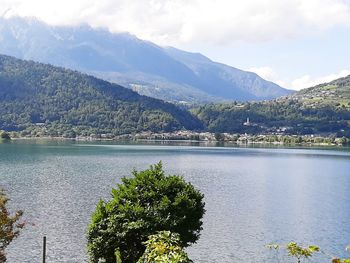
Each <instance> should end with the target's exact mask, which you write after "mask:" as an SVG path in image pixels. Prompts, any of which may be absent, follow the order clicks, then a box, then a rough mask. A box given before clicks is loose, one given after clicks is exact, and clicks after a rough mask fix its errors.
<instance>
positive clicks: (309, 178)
mask: <svg viewBox="0 0 350 263" xmlns="http://www.w3.org/2000/svg"><path fill="white" fill-rule="evenodd" d="M159 160H162V161H163V164H164V168H165V170H166V172H168V173H174V174H179V175H183V176H184V177H185V179H186V180H188V181H190V182H191V183H193V184H194V185H195V186H196V187H197V188H198V189H200V191H201V192H203V193H204V194H205V202H206V210H207V212H206V214H205V217H204V229H203V231H202V235H201V238H200V240H199V241H198V243H197V244H194V245H192V247H190V248H189V249H187V251H188V253H189V255H190V257H191V259H193V260H194V261H195V262H199V263H201V262H209V263H211V262H218V263H226V262H227V263H228V262H293V261H291V260H289V259H287V258H285V257H283V256H282V255H283V254H284V253H283V252H281V253H277V254H276V253H275V252H273V251H269V250H268V249H266V248H265V245H266V244H268V243H271V242H273V243H282V244H284V243H287V242H289V241H292V240H295V241H297V242H302V243H304V244H316V245H318V246H320V247H321V248H323V249H324V251H325V252H326V253H328V254H330V255H337V256H342V257H346V256H350V253H349V252H346V251H345V247H346V246H347V245H350V151H349V150H347V149H343V150H337V149H335V150H332V149H318V150H315V149H282V148H281V149H272V148H233V147H193V146H179V145H175V146H174V145H112V144H102V143H101V144H98V143H73V142H44V141H39V142H33V141H17V142H12V143H6V144H0V186H1V187H3V188H5V189H6V190H7V192H8V195H9V196H10V198H11V199H12V200H11V203H10V205H11V208H13V209H24V210H25V219H26V220H27V221H28V222H30V223H32V225H28V226H27V228H26V229H25V230H24V231H23V232H22V233H21V236H20V237H19V238H18V239H17V240H16V241H15V242H13V243H12V244H11V246H10V247H9V249H8V262H10V263H13V262H14V263H17V262H19V263H24V262H28V263H29V262H30V263H33V262H40V257H41V253H42V252H41V246H42V237H43V236H44V235H46V236H47V246H48V248H47V250H48V251H47V254H48V258H47V262H84V261H86V253H85V244H86V241H85V231H86V227H87V224H88V222H89V220H90V216H91V213H92V212H93V210H94V208H95V205H96V204H97V202H98V200H99V198H104V199H108V198H109V197H110V190H111V188H112V187H114V186H115V185H116V184H117V183H119V182H120V178H121V177H123V176H130V171H131V170H132V169H133V168H136V169H138V170H140V169H145V168H147V167H148V166H149V165H150V164H154V163H156V162H158V161H159ZM309 262H318V263H320V262H330V258H327V257H326V256H325V255H322V256H321V257H314V258H313V260H312V261H309Z"/></svg>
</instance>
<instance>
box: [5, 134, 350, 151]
mask: <svg viewBox="0 0 350 263" xmlns="http://www.w3.org/2000/svg"><path fill="white" fill-rule="evenodd" d="M11 135H12V136H11V139H12V140H53V141H54V140H56V141H82V142H89V141H101V142H147V143H149V142H157V143H159V142H164V143H166V142H169V143H174V142H178V143H193V144H215V145H222V144H230V145H239V146H244V145H275V146H278V145H286V146H321V147H327V146H328V147H329V146H333V147H334V146H339V147H341V146H349V142H350V139H349V138H345V137H341V138H338V137H335V136H327V137H326V136H320V135H286V134H265V135H264V134H260V135H248V134H229V133H210V132H202V133H199V132H189V131H178V132H170V133H152V132H141V133H135V134H123V135H117V136H112V135H109V134H101V135H95V134H93V135H90V136H76V137H66V136H19V135H18V134H16V133H12V134H11Z"/></svg>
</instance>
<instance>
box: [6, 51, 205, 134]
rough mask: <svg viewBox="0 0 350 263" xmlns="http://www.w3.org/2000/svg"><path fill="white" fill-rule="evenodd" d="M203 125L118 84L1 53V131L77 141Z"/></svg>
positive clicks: (189, 115)
mask: <svg viewBox="0 0 350 263" xmlns="http://www.w3.org/2000/svg"><path fill="white" fill-rule="evenodd" d="M201 127H202V125H201V123H200V121H198V120H197V119H196V118H194V117H193V116H192V115H191V114H190V113H188V112H187V111H184V110H181V109H179V108H177V107H176V106H174V105H172V104H169V103H165V102H163V101H160V100H157V99H153V98H149V97H145V96H141V95H139V94H137V93H136V92H133V91H132V90H130V89H126V88H124V87H121V86H119V85H116V84H111V83H109V82H106V81H103V80H99V79H97V78H94V77H91V76H88V75H85V74H81V73H79V72H75V71H72V70H66V69H63V68H58V67H54V66H50V65H46V64H41V63H35V62H31V61H23V60H19V59H15V58H12V57H8V56H3V55H0V129H3V130H8V131H19V130H22V131H23V130H26V131H28V132H30V131H31V130H33V129H34V130H40V131H41V133H44V134H46V135H51V136H68V137H74V136H75V135H90V134H103V133H111V134H114V135H115V134H122V133H132V132H139V131H145V130H147V131H158V132H159V131H173V130H179V129H182V128H185V129H190V130H193V129H200V128H201ZM39 135H40V134H39Z"/></svg>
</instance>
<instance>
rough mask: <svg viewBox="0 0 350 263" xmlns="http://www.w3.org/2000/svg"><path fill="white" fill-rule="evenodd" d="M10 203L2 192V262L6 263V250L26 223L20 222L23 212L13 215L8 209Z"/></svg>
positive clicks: (0, 218) (0, 253) (0, 260)
mask: <svg viewBox="0 0 350 263" xmlns="http://www.w3.org/2000/svg"><path fill="white" fill-rule="evenodd" d="M8 201H9V199H8V198H7V197H6V195H5V193H4V192H3V190H0V262H6V253H5V249H6V248H7V246H8V245H9V244H10V243H11V242H12V241H13V240H14V239H15V238H16V237H18V235H19V233H20V230H21V229H22V228H23V227H24V223H20V222H19V220H20V218H21V217H22V215H23V211H17V212H16V213H15V214H14V215H11V214H10V212H9V211H8V209H7V207H6V206H7V202H8Z"/></svg>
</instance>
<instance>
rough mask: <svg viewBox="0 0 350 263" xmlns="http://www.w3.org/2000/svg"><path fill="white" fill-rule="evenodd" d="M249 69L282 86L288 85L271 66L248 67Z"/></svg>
mask: <svg viewBox="0 0 350 263" xmlns="http://www.w3.org/2000/svg"><path fill="white" fill-rule="evenodd" d="M248 71H251V72H254V73H256V74H258V75H259V76H260V77H262V78H263V79H266V80H269V81H272V82H274V83H276V84H278V85H280V86H281V87H286V83H285V82H284V81H282V80H281V79H280V78H279V76H278V74H277V73H276V72H275V71H274V70H273V69H272V68H271V67H268V66H265V67H254V68H250V69H248Z"/></svg>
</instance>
